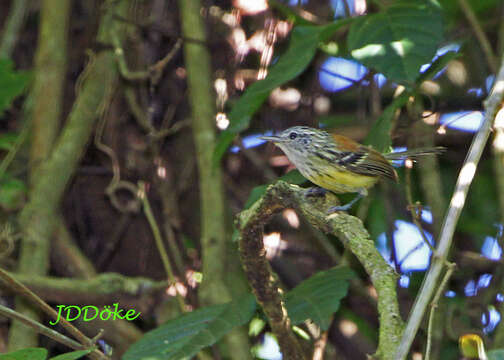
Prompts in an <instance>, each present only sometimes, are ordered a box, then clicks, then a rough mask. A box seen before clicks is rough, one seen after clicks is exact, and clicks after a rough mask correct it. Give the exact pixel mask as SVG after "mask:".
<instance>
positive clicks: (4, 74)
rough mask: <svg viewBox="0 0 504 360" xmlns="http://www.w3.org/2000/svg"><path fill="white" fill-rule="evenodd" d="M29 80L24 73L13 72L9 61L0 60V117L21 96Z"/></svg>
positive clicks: (26, 73) (27, 74)
mask: <svg viewBox="0 0 504 360" xmlns="http://www.w3.org/2000/svg"><path fill="white" fill-rule="evenodd" d="M29 78H30V75H29V73H28V72H26V71H14V68H13V63H12V61H11V60H9V59H0V116H2V114H3V112H4V111H5V109H7V108H8V107H9V106H10V105H11V103H12V101H13V100H14V99H15V98H16V97H17V96H19V95H21V93H22V92H23V90H24V89H25V88H26V85H27V84H28V80H29Z"/></svg>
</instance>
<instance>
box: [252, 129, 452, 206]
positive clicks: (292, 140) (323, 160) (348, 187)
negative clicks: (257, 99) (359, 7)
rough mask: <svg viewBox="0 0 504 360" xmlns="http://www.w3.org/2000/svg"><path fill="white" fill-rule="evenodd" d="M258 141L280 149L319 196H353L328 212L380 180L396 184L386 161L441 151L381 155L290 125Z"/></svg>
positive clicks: (336, 137)
mask: <svg viewBox="0 0 504 360" xmlns="http://www.w3.org/2000/svg"><path fill="white" fill-rule="evenodd" d="M261 139H263V140H268V141H272V142H273V143H274V144H275V145H277V146H278V147H279V148H280V149H282V150H283V152H284V153H285V155H287V157H288V158H289V160H290V161H291V162H292V163H293V164H294V165H295V166H296V167H297V169H298V170H299V172H300V173H301V174H302V175H303V176H304V177H305V178H307V179H308V180H310V181H311V182H312V183H314V184H316V185H318V186H320V187H321V188H322V189H324V190H322V189H320V191H321V192H322V193H323V192H324V191H325V190H329V191H332V192H334V193H337V194H342V193H357V196H356V197H355V198H354V199H352V200H351V201H350V202H348V203H347V204H345V205H341V206H333V207H331V208H330V209H329V213H333V212H336V211H346V210H348V209H350V208H351V207H352V205H353V204H355V203H356V202H357V201H358V200H359V199H361V198H362V197H364V196H367V194H368V191H367V189H368V188H370V187H372V186H373V185H374V184H376V183H377V182H378V180H379V179H380V178H387V179H390V180H392V181H394V182H397V173H396V171H395V170H394V168H393V167H392V165H391V163H390V161H392V160H400V159H405V158H407V157H413V158H414V157H416V156H420V155H431V154H437V153H440V152H443V150H444V148H442V147H432V148H419V149H414V150H409V151H403V152H395V153H387V154H382V153H380V152H378V151H376V150H374V149H373V148H371V147H368V146H365V145H361V144H359V143H357V142H355V141H353V140H352V139H349V138H347V137H346V136H342V135H336V134H330V133H328V132H327V131H324V130H319V129H314V128H311V127H308V126H294V127H291V128H288V129H286V130H284V131H282V132H281V133H280V134H278V135H276V136H262V137H261ZM320 191H315V193H317V192H320ZM312 193H313V191H312Z"/></svg>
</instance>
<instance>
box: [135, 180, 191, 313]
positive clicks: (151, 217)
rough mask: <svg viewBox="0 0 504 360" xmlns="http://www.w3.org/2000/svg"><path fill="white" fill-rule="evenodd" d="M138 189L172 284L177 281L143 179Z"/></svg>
mask: <svg viewBox="0 0 504 360" xmlns="http://www.w3.org/2000/svg"><path fill="white" fill-rule="evenodd" d="M138 189H139V197H140V199H141V200H142V204H143V209H144V213H145V217H146V218H147V221H148V222H149V225H150V227H151V230H152V234H153V235H154V240H155V241H156V246H157V248H158V251H159V255H160V256H161V260H162V261H163V266H164V268H165V271H166V274H167V276H168V279H169V280H170V283H171V284H172V285H173V286H174V285H175V284H176V283H177V280H176V279H175V274H174V272H173V267H172V265H171V263H170V258H169V257H168V253H167V252H166V248H165V246H164V242H163V238H162V236H161V231H160V230H159V227H158V225H157V222H156V219H155V218H154V214H153V213H152V209H151V206H150V204H149V199H147V193H146V189H145V183H144V182H143V181H139V182H138ZM176 294H177V295H176V296H177V301H178V304H179V307H180V311H182V312H186V311H187V310H186V306H185V303H184V299H183V298H182V295H180V294H179V292H178V291H176Z"/></svg>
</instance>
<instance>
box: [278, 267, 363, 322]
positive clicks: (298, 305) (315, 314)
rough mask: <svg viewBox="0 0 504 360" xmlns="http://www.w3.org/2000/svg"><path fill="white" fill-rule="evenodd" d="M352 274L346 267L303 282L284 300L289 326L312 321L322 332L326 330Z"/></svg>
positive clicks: (336, 268)
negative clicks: (308, 320)
mask: <svg viewBox="0 0 504 360" xmlns="http://www.w3.org/2000/svg"><path fill="white" fill-rule="evenodd" d="M354 276H355V274H354V272H353V271H352V270H350V269H349V268H347V267H335V268H332V269H329V270H326V271H321V272H319V273H317V274H315V275H313V276H312V277H310V278H309V279H308V280H305V281H303V282H302V283H301V284H299V285H298V286H296V287H295V288H294V289H293V290H291V291H289V292H288V293H287V295H286V297H285V306H286V308H287V313H288V314H289V317H290V319H291V322H292V325H297V324H300V323H302V322H303V321H305V320H306V319H312V320H313V321H314V322H315V323H317V324H318V325H319V326H320V328H321V329H322V331H325V330H327V329H329V325H331V315H332V314H333V313H335V312H336V311H338V309H339V305H340V300H341V299H343V298H344V297H345V296H346V294H347V291H348V280H349V279H351V278H352V277H354Z"/></svg>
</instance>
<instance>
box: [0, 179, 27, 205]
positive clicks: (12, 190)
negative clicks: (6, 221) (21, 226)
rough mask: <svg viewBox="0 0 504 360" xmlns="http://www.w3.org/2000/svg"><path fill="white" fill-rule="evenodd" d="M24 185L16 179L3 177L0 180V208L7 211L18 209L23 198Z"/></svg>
mask: <svg viewBox="0 0 504 360" xmlns="http://www.w3.org/2000/svg"><path fill="white" fill-rule="evenodd" d="M26 191H27V188H26V185H25V183H24V182H22V181H21V180H18V179H5V180H3V181H1V182H0V208H3V209H5V210H7V211H9V210H16V209H18V208H19V207H20V206H21V205H22V204H23V203H24V200H25V195H26Z"/></svg>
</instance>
